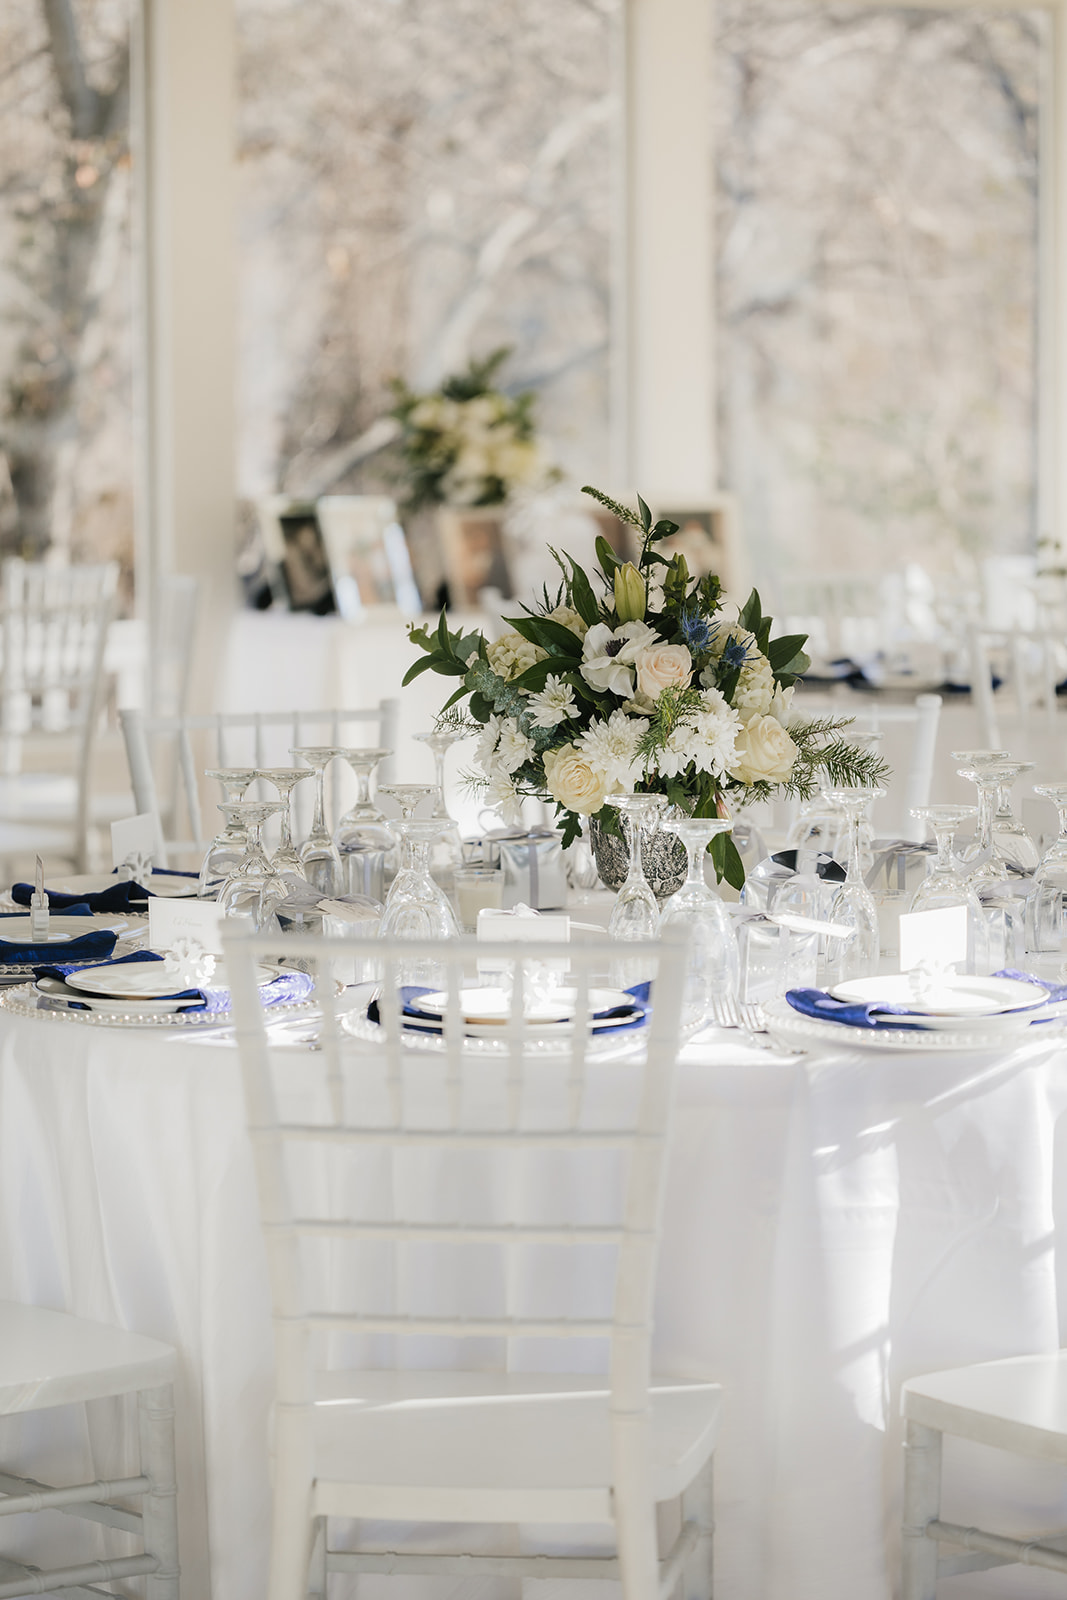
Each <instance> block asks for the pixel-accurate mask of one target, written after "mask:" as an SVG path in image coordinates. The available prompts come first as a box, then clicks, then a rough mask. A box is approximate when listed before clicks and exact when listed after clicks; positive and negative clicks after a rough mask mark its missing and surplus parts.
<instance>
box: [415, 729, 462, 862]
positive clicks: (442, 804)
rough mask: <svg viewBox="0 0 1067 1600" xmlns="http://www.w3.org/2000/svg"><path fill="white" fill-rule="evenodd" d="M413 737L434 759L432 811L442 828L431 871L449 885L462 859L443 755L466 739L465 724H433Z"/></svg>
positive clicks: (460, 842) (457, 826) (460, 841)
mask: <svg viewBox="0 0 1067 1600" xmlns="http://www.w3.org/2000/svg"><path fill="white" fill-rule="evenodd" d="M415 738H416V739H417V740H418V741H419V743H420V744H424V745H425V746H426V748H427V750H429V751H430V753H431V754H432V756H433V759H434V767H435V771H436V781H437V803H436V805H435V806H434V808H433V813H432V815H433V816H434V817H436V819H437V820H438V822H440V823H441V824H442V825H443V826H444V829H445V831H444V832H443V833H442V835H441V837H440V839H439V840H438V842H437V845H436V847H435V849H434V852H433V864H432V871H433V874H434V877H435V878H436V879H437V881H438V882H439V883H440V884H441V885H442V887H443V888H445V889H451V887H452V883H453V873H454V872H455V869H456V867H457V866H459V864H460V863H461V862H462V860H463V841H462V840H461V838H460V835H459V825H458V823H457V822H456V819H455V817H454V816H453V815H452V813H451V811H449V809H448V802H447V801H446V799H445V757H446V756H447V754H448V752H449V750H451V748H452V746H453V745H454V744H459V743H461V742H462V741H463V740H464V739H469V738H470V733H469V732H468V731H467V729H465V728H434V729H432V730H431V731H430V732H429V733H417V734H416V735H415Z"/></svg>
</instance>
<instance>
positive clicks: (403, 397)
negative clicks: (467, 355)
mask: <svg viewBox="0 0 1067 1600" xmlns="http://www.w3.org/2000/svg"><path fill="white" fill-rule="evenodd" d="M509 354H510V352H509V351H508V350H507V349H506V348H504V349H501V350H494V351H493V353H492V355H490V356H487V357H486V358H485V359H484V360H483V361H472V362H471V364H470V366H469V367H468V368H467V370H466V372H461V373H458V374H456V375H455V376H454V377H451V378H447V379H446V380H445V382H444V383H443V384H442V385H441V387H440V388H439V389H436V390H434V391H433V392H432V393H430V394H416V393H415V392H414V390H412V389H409V388H408V387H407V385H406V384H404V383H402V382H400V381H399V380H398V381H397V382H395V383H394V385H393V392H394V394H395V396H396V400H395V404H394V405H393V407H392V411H391V415H392V416H393V417H395V418H396V420H397V421H398V422H399V423H400V425H401V433H400V441H399V447H400V454H401V462H402V470H403V474H404V477H405V480H406V482H407V485H408V491H407V498H408V503H409V504H410V505H411V506H412V507H413V508H417V507H419V506H424V505H454V506H497V505H502V504H503V502H504V501H505V500H506V499H507V498H508V496H509V494H510V493H511V492H512V491H513V490H514V489H516V488H518V487H520V486H525V485H528V484H533V483H535V482H537V481H538V480H540V479H544V478H545V477H546V476H547V472H546V466H545V462H544V460H543V458H542V454H541V451H540V449H539V448H538V445H537V440H536V429H535V426H534V415H533V411H534V403H535V400H536V396H535V395H534V394H533V393H532V392H529V391H527V392H524V393H522V394H516V395H507V394H504V393H503V392H502V391H501V390H500V389H497V388H495V387H494V379H495V377H496V374H497V371H498V370H499V368H500V367H501V365H502V364H503V362H504V361H505V360H506V359H507V357H508V355H509Z"/></svg>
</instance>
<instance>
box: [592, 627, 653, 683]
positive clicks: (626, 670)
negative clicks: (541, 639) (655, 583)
mask: <svg viewBox="0 0 1067 1600" xmlns="http://www.w3.org/2000/svg"><path fill="white" fill-rule="evenodd" d="M658 638H659V634H658V633H657V632H656V630H655V628H650V627H649V626H648V623H647V622H624V623H623V624H622V626H621V627H618V628H610V627H609V626H608V624H607V623H606V622H598V623H596V625H595V626H594V627H592V628H590V630H589V632H588V633H587V634H586V636H585V642H584V645H583V649H582V666H581V673H582V677H583V678H584V679H585V681H586V683H588V684H589V685H590V686H591V687H592V688H594V689H607V690H609V692H610V693H611V694H617V695H620V696H622V697H623V698H624V699H628V698H629V696H630V695H631V694H632V693H633V689H634V670H635V668H634V663H635V661H636V660H637V656H638V652H639V651H641V650H643V649H644V648H645V647H646V645H650V644H655V643H656V641H657V640H658Z"/></svg>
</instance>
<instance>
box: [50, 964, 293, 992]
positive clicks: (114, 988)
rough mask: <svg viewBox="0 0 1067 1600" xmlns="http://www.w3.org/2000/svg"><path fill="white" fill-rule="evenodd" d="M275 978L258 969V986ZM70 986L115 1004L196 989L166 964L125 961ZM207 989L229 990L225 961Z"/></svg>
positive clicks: (71, 979)
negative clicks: (113, 1000)
mask: <svg viewBox="0 0 1067 1600" xmlns="http://www.w3.org/2000/svg"><path fill="white" fill-rule="evenodd" d="M274 977H277V973H275V972H271V971H270V969H269V968H268V967H258V968H257V969H256V982H257V983H260V984H262V983H269V982H270V980H271V978H274ZM67 985H68V987H69V988H71V989H77V990H78V991H79V993H81V994H99V995H106V996H108V997H109V998H110V999H115V1000H134V999H137V1000H151V999H159V1000H165V999H167V998H170V997H173V995H174V993H175V991H180V990H182V989H191V988H193V987H194V986H193V985H192V984H189V983H182V982H181V981H180V980H179V979H178V978H177V977H176V976H175V974H174V973H173V972H168V971H167V968H166V964H165V963H164V962H162V961H125V962H123V964H122V965H121V966H109V965H108V964H107V963H106V962H105V963H103V964H102V965H101V966H98V967H85V968H83V970H82V971H80V972H72V973H70V974H69V976H68V978H67ZM205 987H206V988H210V989H228V988H229V981H228V979H227V977H226V968H225V966H224V965H223V963H222V962H221V961H220V962H219V963H218V964H217V965H216V967H215V970H214V972H213V973H212V974H211V978H210V980H209V981H208V983H207V984H206V985H205Z"/></svg>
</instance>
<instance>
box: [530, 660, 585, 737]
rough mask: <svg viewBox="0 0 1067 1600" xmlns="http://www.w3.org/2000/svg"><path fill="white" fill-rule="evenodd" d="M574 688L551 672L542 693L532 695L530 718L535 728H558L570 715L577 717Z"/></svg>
mask: <svg viewBox="0 0 1067 1600" xmlns="http://www.w3.org/2000/svg"><path fill="white" fill-rule="evenodd" d="M577 715H578V707H577V705H576V704H575V700H574V690H573V689H572V688H571V686H570V684H569V683H564V681H563V679H562V678H557V677H555V676H554V675H553V674H552V673H549V675H548V677H547V678H546V680H545V686H544V688H543V689H542V690H541V693H540V694H532V695H531V696H530V720H531V721H532V722H533V725H534V727H535V728H557V727H558V726H559V724H560V723H561V722H564V721H566V719H567V718H568V717H576V716H577Z"/></svg>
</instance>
